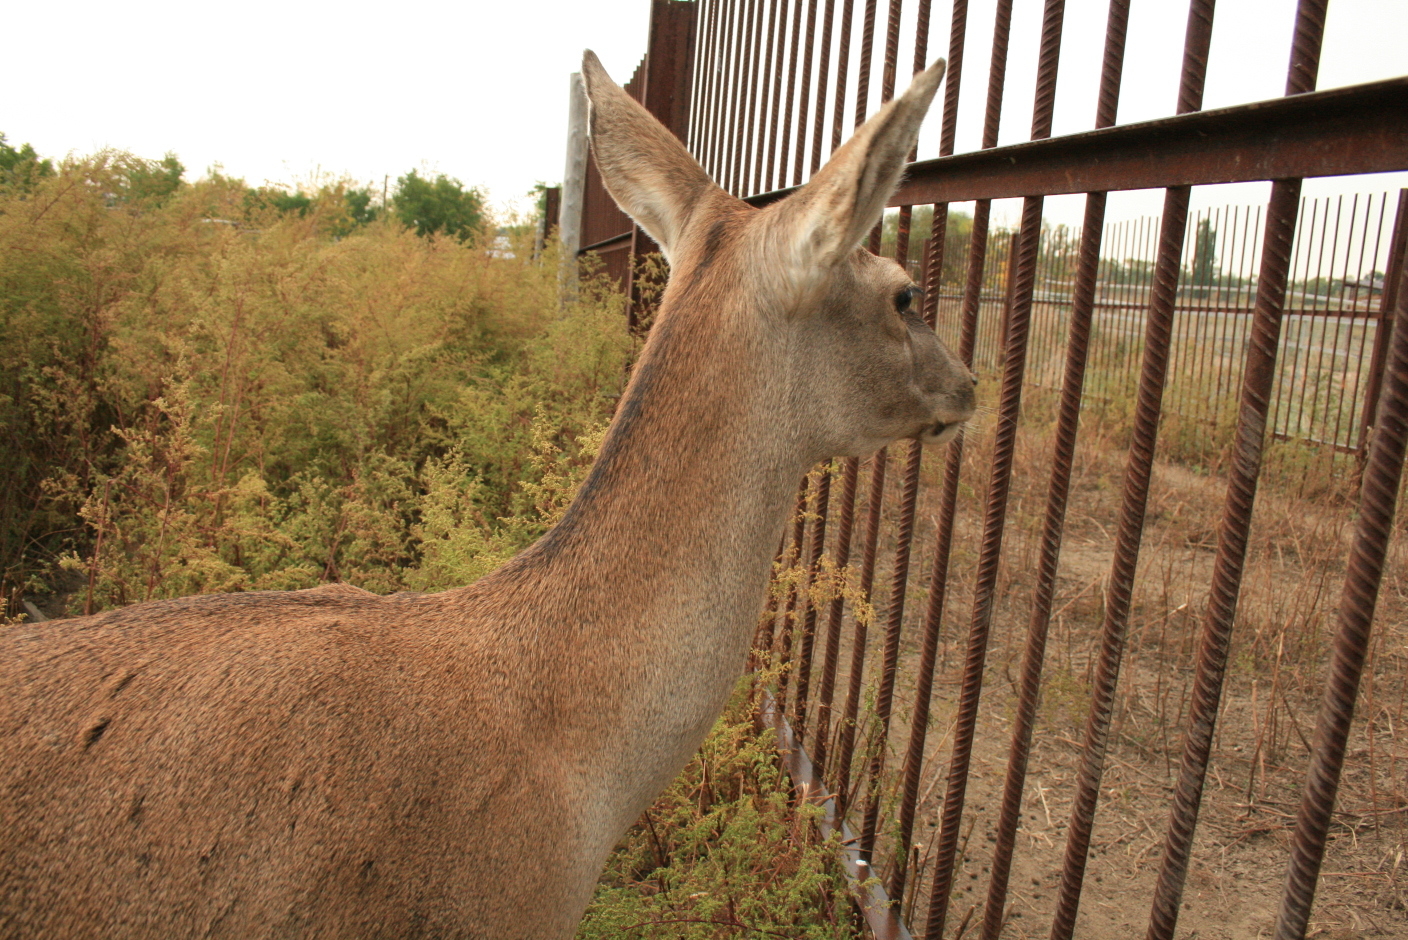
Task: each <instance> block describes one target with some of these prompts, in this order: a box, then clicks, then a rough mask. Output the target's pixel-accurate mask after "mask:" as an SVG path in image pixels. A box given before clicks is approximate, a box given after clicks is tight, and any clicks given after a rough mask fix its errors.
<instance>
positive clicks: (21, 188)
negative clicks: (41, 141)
mask: <svg viewBox="0 0 1408 940" xmlns="http://www.w3.org/2000/svg"><path fill="white" fill-rule="evenodd" d="M53 175H54V164H53V163H52V162H51V161H49V160H41V159H39V155H38V154H37V153H35V152H34V147H33V145H31V144H25V145H24V146H22V147H20V148H19V149H16V148H14V147H11V146H10V145H9V144H7V143H6V142H5V135H4V133H0V191H3V190H7V189H12V190H15V191H18V192H22V193H27V192H29V191H30V190H32V189H33V188H34V186H35V184H36V183H38V182H39V180H41V179H43V178H44V177H46V176H53Z"/></svg>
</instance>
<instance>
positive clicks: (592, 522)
mask: <svg viewBox="0 0 1408 940" xmlns="http://www.w3.org/2000/svg"><path fill="white" fill-rule="evenodd" d="M699 314H701V311H698V310H671V309H670V306H669V304H668V302H667V304H666V305H665V306H664V307H663V308H662V311H661V314H660V316H659V317H658V319H657V322H656V324H655V326H654V328H653V330H652V336H651V338H650V341H649V343H648V344H647V346H646V348H645V350H643V352H642V356H641V359H640V361H639V362H638V364H637V366H636V369H635V372H634V375H633V377H632V379H631V382H630V384H629V386H628V388H627V390H626V393H625V394H624V396H623V398H622V401H621V404H620V406H619V408H618V410H617V414H616V417H615V419H614V420H613V422H612V426H611V428H610V430H609V431H608V433H607V436H606V438H605V440H604V441H603V444H602V448H601V451H600V453H599V454H598V456H597V459H596V462H595V464H594V465H593V468H592V470H591V472H590V474H589V476H588V478H587V480H586V482H585V483H584V484H583V487H582V490H581V492H580V493H579V495H578V496H577V498H576V500H575V501H574V502H573V504H572V506H571V507H570V508H569V509H568V511H567V513H566V515H565V516H564V518H563V519H562V521H561V522H559V523H558V525H557V526H556V527H555V528H554V529H553V531H552V532H550V533H549V534H548V535H547V536H545V537H544V538H543V539H542V540H540V541H539V542H538V543H537V544H536V545H534V546H533V547H532V548H530V549H528V550H527V551H526V552H524V553H523V554H522V555H520V556H519V557H518V558H517V559H515V560H514V561H513V562H510V563H509V565H508V566H506V567H505V568H504V569H501V571H500V572H499V573H497V574H496V575H495V576H491V578H492V580H493V581H495V582H498V583H500V584H503V583H504V582H505V581H507V582H509V583H517V584H519V585H520V586H521V588H522V591H519V590H511V591H510V592H509V593H510V594H512V595H515V596H518V597H520V598H521V600H523V601H525V602H527V603H526V605H525V606H528V607H530V608H531V609H532V610H533V611H534V614H532V616H533V617H534V618H535V619H540V620H541V622H539V623H536V624H530V625H526V626H529V628H530V630H531V634H532V636H533V637H534V639H533V643H534V646H533V648H532V649H531V650H527V651H526V652H527V654H528V655H529V657H530V658H531V659H532V660H533V661H534V662H535V664H536V668H538V669H539V670H540V671H541V672H542V673H543V674H544V675H545V677H552V678H551V679H549V681H548V682H544V683H542V686H544V687H548V688H553V687H554V686H553V685H552V684H551V683H552V682H553V681H554V680H557V679H560V680H561V683H562V684H561V685H560V688H563V689H569V690H571V691H570V696H571V697H572V698H573V699H574V701H572V702H567V701H564V702H563V703H562V705H561V707H560V710H559V713H558V715H556V716H552V720H554V721H556V720H557V718H558V717H560V718H561V721H560V722H558V723H557V724H556V727H559V728H580V729H581V730H582V733H583V735H584V740H591V741H592V742H594V743H593V745H592V746H600V743H601V742H604V741H605V742H611V741H612V739H613V737H614V738H616V740H615V741H614V743H608V744H606V746H607V747H614V746H619V747H621V748H623V750H622V753H634V754H636V755H639V754H640V746H641V742H640V741H625V740H620V739H619V736H620V735H621V734H627V735H629V734H631V733H633V732H632V730H631V729H632V728H634V729H635V730H636V731H639V732H641V733H648V734H649V735H651V736H653V737H657V738H659V739H660V740H659V743H658V745H657V746H656V752H657V753H658V754H659V755H660V760H659V762H658V763H659V765H660V766H661V767H666V768H668V773H669V774H673V773H674V772H676V771H677V770H678V769H679V766H680V765H682V764H683V762H684V761H685V760H687V759H688V756H689V754H690V753H692V752H693V751H694V749H695V748H697V747H698V745H699V741H700V739H702V737H703V735H704V733H705V732H707V730H708V728H709V725H710V724H711V723H712V721H713V720H714V718H715V717H716V716H717V715H718V713H719V711H720V709H721V708H722V706H723V704H724V701H725V700H726V699H727V696H728V694H729V692H730V691H731V689H732V688H733V686H734V684H735V682H736V681H737V679H738V677H739V675H740V674H741V673H742V671H743V668H744V665H745V661H746V657H747V651H748V647H749V644H750V641H751V639H752V635H753V630H754V627H755V625H756V622H757V616H758V614H759V612H760V610H761V607H762V603H763V599H764V595H765V591H766V585H767V580H768V575H769V570H770V564H771V561H772V557H773V553H774V551H775V550H776V547H777V543H778V538H779V536H780V533H781V531H782V529H783V526H784V524H785V521H786V517H787V514H788V510H789V508H790V507H791V504H792V501H793V498H794V495H795V492H796V487H797V483H798V481H799V480H800V479H801V476H802V474H803V473H804V472H805V471H806V469H807V467H808V466H809V464H810V462H811V459H812V458H813V457H814V456H817V455H812V454H808V453H805V452H804V451H806V450H807V448H805V447H804V446H802V445H801V443H800V442H799V440H798V436H797V432H796V431H795V430H794V428H795V426H796V422H794V421H790V420H789V419H788V416H787V415H786V414H785V413H779V412H778V410H777V409H778V407H779V406H778V402H786V401H787V400H788V399H789V397H791V396H789V395H788V394H787V390H786V385H787V383H788V378H787V376H786V374H785V370H760V369H758V368H757V366H756V364H757V363H759V362H768V361H774V362H775V361H777V360H776V358H774V357H769V356H767V355H766V350H760V349H759V348H758V347H759V344H761V343H765V342H768V341H774V342H775V341H776V340H769V339H768V336H767V333H766V331H764V330H760V329H756V328H755V327H754V326H753V324H752V321H751V320H748V319H747V318H745V317H744V316H743V314H742V313H740V314H739V315H738V316H737V317H736V318H734V323H733V324H732V325H733V326H734V328H733V329H720V326H721V324H727V322H728V321H726V320H725V319H724V315H723V314H720V315H717V316H716V315H714V314H712V313H710V314H708V315H699ZM739 324H743V325H741V326H740V325H739ZM481 583H484V582H481ZM529 592H531V593H529ZM633 711H634V712H637V713H643V714H645V715H649V716H650V719H649V722H645V723H642V722H640V721H638V720H637V721H636V722H634V724H633V723H632V721H631V720H630V719H629V716H628V715H623V712H624V713H630V712H633ZM646 725H648V726H649V730H648V732H646V731H645V730H644V729H645V727H646ZM608 726H609V727H608ZM569 747H570V746H569ZM661 748H663V750H660V749H661ZM664 782H668V776H666V778H665V781H664ZM656 784H659V785H660V786H663V785H664V784H663V782H660V781H659V780H657V779H655V778H654V777H652V778H651V780H650V781H649V783H648V784H647V785H646V786H645V787H644V789H643V790H642V792H646V791H649V790H650V787H652V786H656ZM650 792H651V793H653V792H655V791H650ZM627 821H628V822H629V820H627Z"/></svg>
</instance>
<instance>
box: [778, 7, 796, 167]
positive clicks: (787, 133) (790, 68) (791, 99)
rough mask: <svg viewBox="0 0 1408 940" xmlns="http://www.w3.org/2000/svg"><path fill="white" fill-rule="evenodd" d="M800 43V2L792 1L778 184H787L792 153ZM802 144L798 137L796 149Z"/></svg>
mask: <svg viewBox="0 0 1408 940" xmlns="http://www.w3.org/2000/svg"><path fill="white" fill-rule="evenodd" d="M801 41H802V0H794V2H793V5H792V54H791V55H790V56H789V57H788V59H787V99H786V100H787V103H786V105H784V107H783V117H782V155H781V157H780V158H779V159H778V167H777V168H778V174H777V181H778V183H780V184H786V182H787V163H788V157H789V155H790V154H791V153H792V150H791V146H792V138H793V131H794V130H795V127H794V125H793V124H792V112H793V108H794V107H795V105H796V100H797V99H796V92H797V50H798V49H800V48H801ZM801 146H802V142H801V139H800V136H799V137H798V140H797V147H798V148H799V149H800V148H801Z"/></svg>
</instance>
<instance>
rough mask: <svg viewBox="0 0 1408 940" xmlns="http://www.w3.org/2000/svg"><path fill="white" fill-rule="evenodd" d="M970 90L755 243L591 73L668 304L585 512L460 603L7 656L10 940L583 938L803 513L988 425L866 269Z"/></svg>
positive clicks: (361, 606)
mask: <svg viewBox="0 0 1408 940" xmlns="http://www.w3.org/2000/svg"><path fill="white" fill-rule="evenodd" d="M942 71H943V69H942V63H939V64H938V65H936V66H935V67H934V68H931V69H929V70H928V71H927V72H924V73H921V74H920V75H919V76H918V77H917V78H916V81H915V83H914V85H913V86H912V87H911V89H910V90H909V91H908V92H907V93H906V94H905V95H904V96H902V97H901V98H899V99H897V100H896V101H894V102H891V103H890V104H889V105H887V106H886V107H885V108H883V109H882V110H881V111H880V112H879V113H878V114H877V115H876V116H875V117H874V118H873V119H872V120H871V121H870V122H868V123H867V124H866V125H865V126H864V127H863V128H861V129H860V130H859V131H858V132H857V134H856V137H855V138H854V139H853V140H852V141H851V142H850V143H849V144H847V145H846V146H845V147H844V148H842V149H841V150H840V151H838V152H837V153H836V155H835V156H834V158H833V159H832V160H831V162H830V163H829V164H828V165H827V166H826V168H825V169H824V170H823V171H822V172H821V173H819V174H818V175H817V177H816V178H815V179H814V180H813V181H812V182H811V183H810V184H808V185H807V186H806V187H804V188H803V189H802V190H800V191H799V192H798V193H797V194H795V195H793V196H792V197H791V198H789V199H786V200H783V201H782V202H780V203H777V204H775V205H773V206H771V207H769V208H767V209H763V210H755V209H753V208H750V207H749V206H747V205H745V204H744V203H742V202H740V201H739V200H737V199H734V198H733V197H731V196H729V195H727V194H725V193H724V192H723V191H722V190H720V189H719V188H718V187H717V186H716V185H715V184H714V183H713V182H712V181H710V180H709V178H708V177H707V176H706V175H705V174H704V172H703V170H701V169H700V168H699V166H698V164H696V163H695V162H694V160H693V158H691V157H690V156H689V154H688V153H687V152H686V151H685V150H684V148H683V147H682V146H681V145H680V144H679V143H678V142H677V141H676V140H675V139H674V138H673V137H671V136H670V135H669V133H668V132H667V131H666V130H665V129H664V128H663V127H661V126H660V125H659V124H657V123H656V122H655V121H654V119H653V118H651V117H650V116H649V115H648V114H647V113H646V112H645V111H644V110H643V109H642V108H641V107H640V106H639V105H637V104H636V103H635V102H634V101H632V100H631V99H629V98H628V97H627V96H626V95H625V93H624V92H622V91H621V90H620V89H619V88H618V87H616V86H615V85H614V84H612V82H611V80H610V78H608V77H607V75H606V73H605V72H604V71H603V70H602V68H601V65H600V63H599V62H598V61H597V59H596V57H595V56H594V55H592V54H591V53H588V54H587V56H586V59H585V62H584V73H585V76H586V80H587V85H588V89H589V95H590V99H591V105H592V138H593V146H594V148H595V153H596V158H597V162H598V166H599V167H600V168H601V173H602V177H603V179H604V180H605V181H606V183H607V186H608V187H609V188H610V190H611V192H612V194H613V195H614V196H615V197H616V199H617V201H618V202H619V203H620V204H621V206H622V207H623V208H624V209H625V210H626V211H627V212H629V213H630V214H631V215H632V216H634V217H635V218H636V219H637V220H638V221H639V223H640V224H641V225H642V226H643V227H644V228H645V229H646V231H647V232H649V233H650V234H651V235H652V237H654V238H655V239H656V241H658V242H659V243H660V245H661V246H662V247H663V248H664V250H665V251H666V253H667V255H668V257H669V260H670V262H671V265H672V272H673V273H672V276H671V279H670V282H669V285H668V287H667V289H666V291H665V294H664V298H663V301H662V303H661V307H660V311H659V314H658V316H657V319H656V322H655V326H654V328H653V329H652V331H651V334H650V338H649V341H648V342H647V343H646V345H645V348H644V350H643V351H642V353H641V357H640V361H639V363H638V365H637V367H636V369H635V374H634V375H633V376H632V378H631V381H630V384H629V387H628V388H627V390H626V393H625V395H624V397H623V398H622V401H621V404H620V408H619V411H618V413H617V415H616V417H615V420H614V421H613V422H612V426H611V429H610V431H609V433H608V435H607V437H606V440H605V442H604V444H603V446H602V449H601V453H600V456H599V457H598V458H597V461H596V464H595V466H594V467H593V468H592V470H591V473H590V476H589V479H588V480H587V482H586V483H585V485H584V486H583V488H582V491H581V494H580V495H579V496H578V497H577V500H576V501H575V502H574V503H573V504H572V507H571V508H570V510H569V511H568V513H567V514H566V516H565V518H564V519H563V520H562V522H561V523H560V524H558V525H557V526H556V528H554V529H553V530H552V531H551V532H550V533H549V534H548V535H547V536H546V537H544V538H543V539H542V540H541V541H539V542H538V543H537V544H536V545H534V546H532V547H531V548H529V549H528V550H526V551H525V552H523V553H522V554H521V555H519V556H518V557H517V558H515V559H513V560H512V561H510V562H509V563H508V564H506V565H505V566H504V567H502V568H501V569H499V570H498V571H496V572H494V573H493V574H491V575H489V576H488V577H485V578H484V579H482V580H480V581H478V582H477V583H475V584H472V585H469V586H468V587H464V588H460V589H458V590H453V591H446V592H445V593H443V594H430V595H411V594H397V595H393V596H390V597H377V596H374V595H372V594H369V593H367V592H365V591H362V590H359V589H357V588H353V587H350V586H347V585H341V584H337V585H328V586H325V587H320V588H315V589H313V590H308V591H294V592H288V593H273V592H270V593H249V594H234V595H224V596H207V597H192V598H185V599H181V600H173V601H160V602H156V603H149V604H141V605H138V606H135V607H130V608H126V609H123V610H116V611H112V612H110V613H105V614H100V615H98V616H93V617H85V618H82V619H75V620H64V621H57V622H51V623H45V624H38V625H26V626H21V627H14V628H8V629H6V630H5V631H4V632H3V633H0V645H2V646H3V648H0V814H2V815H0V826H3V828H0V937H4V938H46V940H47V938H53V940H65V938H119V937H155V938H177V937H231V938H241V940H243V938H258V937H319V938H321V937H329V938H333V937H336V938H350V937H358V938H370V937H387V938H391V937H395V938H412V937H426V938H430V937H435V938H441V937H445V938H448V937H457V938H469V937H474V938H495V940H498V938H518V937H523V938H528V937H532V938H555V937H567V936H570V935H571V933H572V931H573V929H574V926H575V925H576V923H577V921H578V919H579V918H580V917H581V914H582V911H583V909H584V907H585V905H586V903H587V901H588V899H589V897H590V895H591V891H592V886H593V884H594V883H595V880H596V878H597V875H598V872H599V870H600V868H601V866H602V864H603V862H604V860H605V858H606V856H607V854H608V853H609V852H610V850H611V848H612V846H613V845H614V844H615V843H616V841H617V840H618V839H619V838H620V837H621V835H622V833H623V832H624V831H625V829H626V828H627V827H628V826H629V825H630V824H631V822H632V821H633V820H634V819H635V818H636V817H637V816H638V815H639V814H640V812H641V810H642V809H643V808H645V807H646V806H647V805H648V804H649V802H650V800H651V799H653V798H654V797H655V796H656V794H657V793H659V791H660V790H661V789H662V788H663V787H664V786H665V785H666V784H667V783H668V782H669V781H670V779H671V778H672V777H673V776H674V775H675V774H676V773H677V772H678V771H679V770H680V768H681V767H682V766H683V765H684V764H685V762H686V761H687V760H688V759H689V757H690V755H691V754H692V753H693V752H694V750H695V749H696V748H697V747H698V745H699V743H700V741H701V740H702V739H703V737H704V734H705V732H706V731H707V730H708V728H709V726H710V724H711V723H712V722H713V721H714V719H715V717H716V716H717V715H718V713H719V711H720V709H721V708H722V706H723V703H724V701H725V698H726V697H727V695H728V694H729V691H730V689H731V688H732V687H733V685H734V682H735V680H736V679H737V678H738V676H739V674H740V672H741V671H742V669H743V667H744V662H745V658H746V654H747V648H748V643H749V639H750V636H751V633H752V629H753V624H754V620H755V618H756V616H757V613H758V610H759V609H760V605H761V602H762V599H763V594H764V589H765V585H766V582H767V579H768V572H769V563H770V559H771V556H772V552H773V549H774V547H775V546H776V545H777V542H778V538H779V536H780V534H781V531H782V527H783V525H784V521H785V517H786V515H787V511H788V507H789V505H790V504H791V498H792V495H793V492H794V490H795V488H796V485H797V481H798V479H800V478H801V476H802V474H803V473H804V472H805V471H806V469H807V468H808V467H810V466H811V465H813V464H815V463H816V462H817V461H818V460H821V459H824V458H827V457H831V456H833V455H837V454H865V453H868V452H871V451H873V450H875V449H876V448H878V447H880V446H881V445H884V444H886V443H888V442H890V441H892V440H896V439H898V438H904V437H918V438H920V439H922V440H926V441H937V440H942V439H944V438H946V437H947V436H949V435H950V434H951V433H952V432H953V429H954V428H955V427H956V426H957V425H958V424H959V423H961V422H962V421H964V420H966V419H967V418H968V417H970V416H971V414H972V411H973V378H972V376H971V375H970V373H969V372H968V371H967V370H966V369H965V368H963V366H962V365H961V364H959V363H958V362H957V361H956V360H955V359H954V358H953V357H952V356H951V355H950V354H949V353H948V352H947V351H946V350H945V349H944V348H943V347H942V346H941V345H940V344H939V342H938V340H937V339H936V338H935V336H934V334H933V332H932V331H931V330H930V329H929V328H928V327H926V326H925V325H924V324H923V323H922V321H920V320H919V319H918V318H916V317H915V316H914V315H913V314H910V313H906V312H903V311H902V310H901V309H900V308H903V307H904V305H905V302H906V300H907V298H908V296H909V294H908V288H910V287H911V286H912V285H911V284H910V281H909V279H908V278H907V276H906V275H905V273H904V271H903V270H902V269H901V268H900V267H899V266H898V265H896V264H895V263H894V262H892V261H887V260H882V259H880V258H877V257H875V256H873V255H870V254H868V253H866V252H864V251H861V250H858V249H857V248H856V246H857V245H858V244H859V242H860V240H861V239H862V237H864V235H865V234H866V233H867V232H868V231H869V230H870V229H871V228H872V226H874V224H875V223H876V221H877V220H878V219H879V217H880V213H881V210H882V208H883V206H884V203H885V200H886V199H887V198H888V197H889V195H890V193H891V192H892V191H893V188H894V186H895V184H896V182H897V181H898V178H899V174H900V170H901V167H902V165H903V162H904V160H905V158H906V155H907V154H908V153H909V152H910V150H911V148H912V147H913V145H914V141H915V139H916V136H917V134H918V128H919V124H920V122H921V120H922V119H923V115H924V113H925V111H926V110H927V108H928V105H929V102H930V100H931V98H932V97H933V94H934V91H935V90H936V88H937V87H938V84H939V81H940V78H941V75H942Z"/></svg>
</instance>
